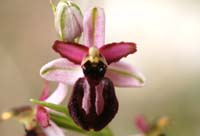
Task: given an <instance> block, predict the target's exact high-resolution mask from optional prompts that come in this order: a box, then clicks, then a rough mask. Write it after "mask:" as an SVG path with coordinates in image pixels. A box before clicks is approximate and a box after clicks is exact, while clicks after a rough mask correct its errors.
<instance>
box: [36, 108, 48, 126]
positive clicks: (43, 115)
mask: <svg viewBox="0 0 200 136" xmlns="http://www.w3.org/2000/svg"><path fill="white" fill-rule="evenodd" d="M49 119H50V116H49V113H48V111H47V110H46V109H45V108H44V107H42V106H39V105H38V106H37V107H36V120H37V122H39V123H40V125H41V126H42V127H48V126H49Z"/></svg>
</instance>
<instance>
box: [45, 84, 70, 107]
mask: <svg viewBox="0 0 200 136" xmlns="http://www.w3.org/2000/svg"><path fill="white" fill-rule="evenodd" d="M66 89H67V87H66V85H64V84H62V83H59V84H58V87H57V88H56V90H55V91H54V92H53V93H52V94H51V95H50V96H49V97H48V98H47V99H46V100H45V102H50V103H54V104H60V103H62V102H63V100H64V99H65V97H66V95H67V90H66Z"/></svg>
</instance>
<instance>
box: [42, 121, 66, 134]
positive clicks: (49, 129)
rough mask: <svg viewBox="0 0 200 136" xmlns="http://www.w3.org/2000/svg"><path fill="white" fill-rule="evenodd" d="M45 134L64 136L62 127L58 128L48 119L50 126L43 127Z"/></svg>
mask: <svg viewBox="0 0 200 136" xmlns="http://www.w3.org/2000/svg"><path fill="white" fill-rule="evenodd" d="M43 131H44V132H45V134H46V135H47V136H65V134H64V132H63V131H62V129H60V128H59V127H58V126H57V125H56V124H55V123H54V122H53V121H50V126H48V127H47V128H43Z"/></svg>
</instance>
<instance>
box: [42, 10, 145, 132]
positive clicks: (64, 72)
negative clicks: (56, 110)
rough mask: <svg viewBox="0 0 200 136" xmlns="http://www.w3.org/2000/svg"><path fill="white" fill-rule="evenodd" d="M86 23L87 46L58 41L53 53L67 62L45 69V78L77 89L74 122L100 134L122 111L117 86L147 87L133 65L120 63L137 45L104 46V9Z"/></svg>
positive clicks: (72, 102)
mask: <svg viewBox="0 0 200 136" xmlns="http://www.w3.org/2000/svg"><path fill="white" fill-rule="evenodd" d="M83 22H84V24H83V34H84V45H81V44H78V43H70V42H63V41H55V43H54V45H53V49H54V50H55V51H56V52H58V53H60V55H61V56H62V57H64V58H65V59H64V58H62V59H57V60H54V61H52V62H50V63H48V64H47V65H45V66H44V67H43V68H42V69H41V76H42V77H43V78H45V79H47V80H51V81H57V82H62V83H65V84H70V85H74V88H73V93H72V96H71V98H70V101H69V105H68V108H69V112H70V114H71V116H72V118H73V120H74V121H75V122H76V123H77V124H78V125H80V126H81V127H82V128H83V129H85V130H89V129H94V130H96V131H98V130H101V129H102V128H104V127H105V126H106V125H107V124H108V123H109V122H110V121H111V120H112V119H113V117H114V116H115V114H116V112H117V110H118V101H117V98H116V95H115V91H114V85H115V86H119V87H139V86H142V85H143V84H144V77H143V75H142V74H141V73H140V72H138V70H136V69H135V68H134V67H132V66H130V65H129V64H127V63H122V62H117V61H119V60H120V59H121V58H122V57H126V56H127V55H129V54H131V53H134V52H136V44H135V43H131V42H119V43H111V44H106V45H105V44H104V39H105V35H104V33H105V16H104V11H103V9H101V8H96V7H95V8H91V9H89V10H87V11H86V13H85V14H84V20H83ZM68 60H69V61H68ZM115 62H116V63H115ZM80 66H81V67H80Z"/></svg>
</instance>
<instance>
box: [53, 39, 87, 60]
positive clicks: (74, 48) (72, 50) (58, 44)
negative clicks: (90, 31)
mask: <svg viewBox="0 0 200 136" xmlns="http://www.w3.org/2000/svg"><path fill="white" fill-rule="evenodd" d="M53 49H54V50H55V51H56V52H58V53H59V54H60V55H61V56H62V57H64V58H67V59H68V60H70V61H72V62H73V63H75V64H81V62H82V59H83V58H84V57H85V56H86V54H87V53H88V48H87V47H85V46H83V45H80V44H77V43H69V42H62V41H55V43H54V45H53Z"/></svg>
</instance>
